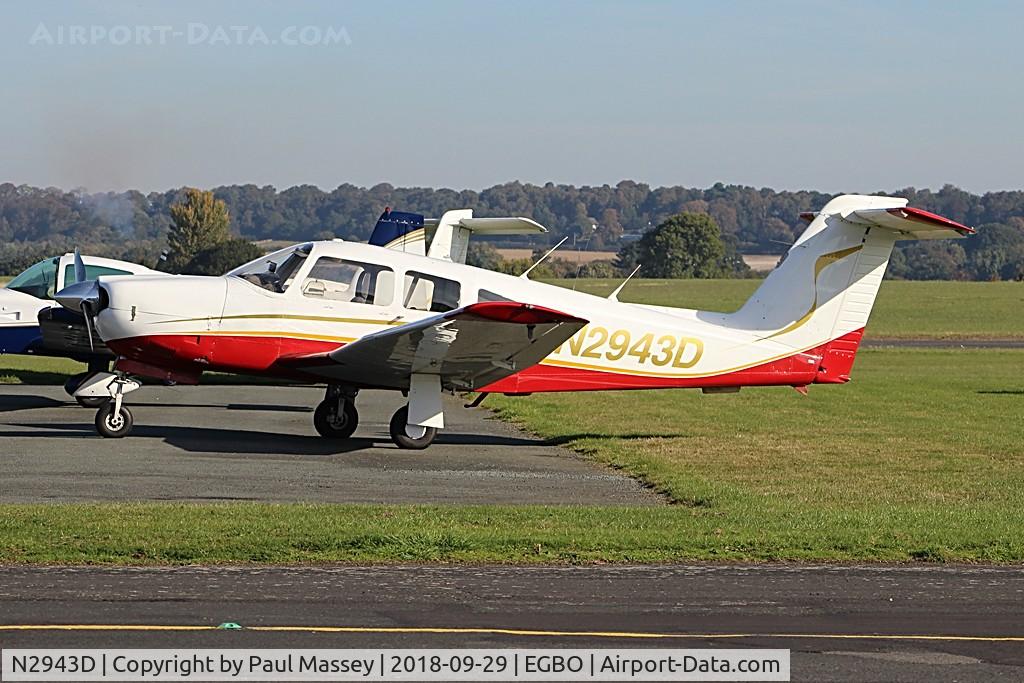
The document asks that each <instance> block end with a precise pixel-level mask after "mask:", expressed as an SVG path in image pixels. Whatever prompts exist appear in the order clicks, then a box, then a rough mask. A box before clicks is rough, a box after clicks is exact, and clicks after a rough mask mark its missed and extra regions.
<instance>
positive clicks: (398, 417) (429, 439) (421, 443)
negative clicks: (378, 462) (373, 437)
mask: <svg viewBox="0 0 1024 683" xmlns="http://www.w3.org/2000/svg"><path fill="white" fill-rule="evenodd" d="M435 437H437V428H435V427H420V426H418V425H411V424H409V406H402V407H401V408H399V409H398V410H397V411H395V414H394V415H392V416H391V440H392V441H394V442H395V445H396V446H398V447H399V448H406V449H409V450H413V451H421V450H423V449H424V448H426V447H427V446H429V445H430V444H432V443H434V438H435Z"/></svg>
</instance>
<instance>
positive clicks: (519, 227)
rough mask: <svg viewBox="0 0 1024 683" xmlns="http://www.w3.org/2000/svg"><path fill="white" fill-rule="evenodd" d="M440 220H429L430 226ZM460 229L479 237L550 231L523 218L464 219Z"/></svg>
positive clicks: (438, 222) (460, 223) (459, 225)
mask: <svg viewBox="0 0 1024 683" xmlns="http://www.w3.org/2000/svg"><path fill="white" fill-rule="evenodd" d="M440 222H441V220H440V219H428V220H427V221H426V224H427V225H428V226H437V225H439V224H440ZM458 227H460V228H465V229H466V230H469V231H470V232H474V233H476V234H478V235H534V234H540V233H544V232H547V231H548V229H547V228H545V227H544V226H543V225H541V224H540V223H538V222H537V221H534V220H530V219H529V218H523V217H521V216H509V217H506V218H463V219H461V220H460V221H459V222H458Z"/></svg>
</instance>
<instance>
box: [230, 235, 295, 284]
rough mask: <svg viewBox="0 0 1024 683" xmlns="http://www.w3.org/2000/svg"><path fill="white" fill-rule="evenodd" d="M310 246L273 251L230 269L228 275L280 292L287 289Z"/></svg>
mask: <svg viewBox="0 0 1024 683" xmlns="http://www.w3.org/2000/svg"><path fill="white" fill-rule="evenodd" d="M312 248H313V245H312V244H303V245H300V246H298V247H295V248H294V249H282V250H281V251H275V252H274V253H273V254H268V255H267V256H264V257H263V258H259V259H256V260H255V261H251V262H249V263H247V264H245V265H244V266H240V267H238V268H236V269H234V270H232V271H231V272H230V273H228V275H234V276H235V277H240V278H242V279H243V280H247V281H248V282H251V283H253V284H254V285H259V286H260V287H262V288H263V289H266V290H267V291H270V292H277V293H279V294H280V293H282V292H284V291H285V290H286V289H288V286H289V285H290V284H291V283H292V280H293V279H294V278H295V274H296V273H297V272H298V271H299V268H301V267H302V264H304V263H305V262H306V257H307V256H309V252H310V250H311V249H312Z"/></svg>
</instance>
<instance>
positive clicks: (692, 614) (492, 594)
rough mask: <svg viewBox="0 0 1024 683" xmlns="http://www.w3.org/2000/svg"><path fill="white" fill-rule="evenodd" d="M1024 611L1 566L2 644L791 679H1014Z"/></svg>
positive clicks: (764, 594)
mask: <svg viewBox="0 0 1024 683" xmlns="http://www.w3.org/2000/svg"><path fill="white" fill-rule="evenodd" d="M1022 613H1024V572H1022V571H1021V569H1020V568H994V567H929V566H922V567H917V566H847V567H835V566H829V567H814V566H791V565H759V566H736V565H732V566H721V565H719V566H707V565H698V566H644V567H639V566H635V567H622V566H601V567H451V566H403V567H320V568H278V567H264V568H241V567H236V568H197V567H187V568H176V569H170V568H162V569H104V568H14V567H8V568H0V646H2V647H145V648H151V647H218V648H219V647H224V648H227V647H238V648H249V647H257V648H258V647H288V648H298V647H307V648H312V647H319V648H348V647H513V646H520V647H672V648H686V647H722V648H735V647H771V648H788V649H791V650H792V674H793V680H813V681H849V680H856V681H896V680H899V681H975V680H986V681H1019V680H1024V620H1022V618H1021V614H1022ZM225 622H233V623H237V624H238V625H240V626H241V627H242V628H241V629H240V630H223V629H218V628H217V627H218V625H220V624H223V623H225Z"/></svg>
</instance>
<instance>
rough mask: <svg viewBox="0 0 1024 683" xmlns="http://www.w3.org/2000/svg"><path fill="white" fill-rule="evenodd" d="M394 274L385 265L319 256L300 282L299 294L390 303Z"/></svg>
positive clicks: (312, 296) (331, 298) (348, 300)
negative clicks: (300, 291) (300, 289)
mask: <svg viewBox="0 0 1024 683" xmlns="http://www.w3.org/2000/svg"><path fill="white" fill-rule="evenodd" d="M394 291H395V273H394V271H393V270H391V269H390V268H388V267H386V266H378V265H376V264H373V263H362V262H359V261H347V260H345V259H340V258H332V257H330V256H321V257H320V258H319V259H317V261H316V263H315V264H314V265H313V267H312V268H310V270H309V275H307V276H306V279H305V280H304V281H303V283H302V294H303V295H304V296H308V297H310V298H314V299H325V300H327V301H344V302H349V303H355V304H375V305H377V306H390V305H391V301H392V299H394Z"/></svg>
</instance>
